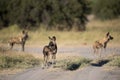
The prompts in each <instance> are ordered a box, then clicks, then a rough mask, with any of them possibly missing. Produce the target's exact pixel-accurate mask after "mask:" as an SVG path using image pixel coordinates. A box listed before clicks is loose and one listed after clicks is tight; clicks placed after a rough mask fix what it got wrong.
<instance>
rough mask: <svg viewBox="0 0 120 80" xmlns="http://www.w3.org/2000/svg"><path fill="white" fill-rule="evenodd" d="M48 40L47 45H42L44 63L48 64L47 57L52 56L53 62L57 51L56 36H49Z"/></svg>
mask: <svg viewBox="0 0 120 80" xmlns="http://www.w3.org/2000/svg"><path fill="white" fill-rule="evenodd" d="M49 39H50V42H49V44H48V45H46V46H44V48H43V56H44V65H45V66H46V65H47V66H48V65H49V64H48V63H49V62H48V61H49V57H50V55H51V57H52V64H54V63H55V59H56V53H57V44H56V37H55V36H53V37H52V38H51V37H49Z"/></svg>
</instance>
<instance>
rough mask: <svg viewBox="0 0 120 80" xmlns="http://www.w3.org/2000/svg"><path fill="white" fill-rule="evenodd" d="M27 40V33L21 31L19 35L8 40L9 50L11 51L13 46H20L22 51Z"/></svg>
mask: <svg viewBox="0 0 120 80" xmlns="http://www.w3.org/2000/svg"><path fill="white" fill-rule="evenodd" d="M27 39H28V32H27V31H25V30H23V31H22V34H21V35H19V36H17V37H11V38H10V40H9V41H8V43H9V45H10V47H11V48H10V49H12V48H13V46H14V45H15V44H21V46H22V51H24V47H25V43H26V40H27Z"/></svg>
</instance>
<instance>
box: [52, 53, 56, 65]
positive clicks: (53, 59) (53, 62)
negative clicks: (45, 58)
mask: <svg viewBox="0 0 120 80" xmlns="http://www.w3.org/2000/svg"><path fill="white" fill-rule="evenodd" d="M55 59H56V54H53V55H52V64H55V63H56V62H55Z"/></svg>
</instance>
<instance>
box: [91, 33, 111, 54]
mask: <svg viewBox="0 0 120 80" xmlns="http://www.w3.org/2000/svg"><path fill="white" fill-rule="evenodd" d="M112 39H113V37H112V36H111V35H110V33H109V32H108V33H106V35H105V37H104V38H103V39H101V40H99V41H95V43H94V44H93V49H94V53H99V52H98V50H99V49H102V48H104V49H106V47H107V44H108V42H109V41H110V40H112Z"/></svg>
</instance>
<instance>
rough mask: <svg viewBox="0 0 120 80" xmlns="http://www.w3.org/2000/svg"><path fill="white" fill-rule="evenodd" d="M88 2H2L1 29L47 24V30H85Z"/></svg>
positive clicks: (83, 0)
mask: <svg viewBox="0 0 120 80" xmlns="http://www.w3.org/2000/svg"><path fill="white" fill-rule="evenodd" d="M89 13H90V6H89V1H88V0H9V1H8V0H0V27H2V26H8V25H12V24H18V25H19V26H20V27H26V26H32V27H33V26H39V25H40V24H45V25H46V26H47V27H46V28H47V29H52V28H54V29H58V30H64V29H67V30H71V29H72V28H73V25H75V26H76V30H85V24H86V21H87V18H86V16H87V15H88V14H89Z"/></svg>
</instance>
